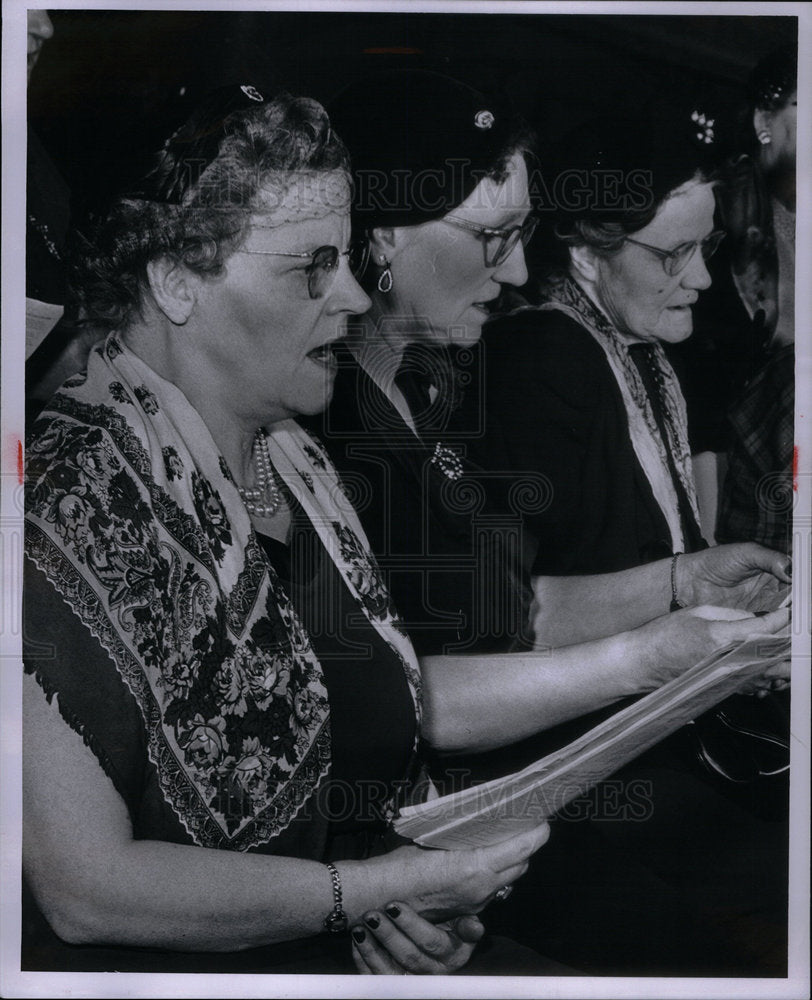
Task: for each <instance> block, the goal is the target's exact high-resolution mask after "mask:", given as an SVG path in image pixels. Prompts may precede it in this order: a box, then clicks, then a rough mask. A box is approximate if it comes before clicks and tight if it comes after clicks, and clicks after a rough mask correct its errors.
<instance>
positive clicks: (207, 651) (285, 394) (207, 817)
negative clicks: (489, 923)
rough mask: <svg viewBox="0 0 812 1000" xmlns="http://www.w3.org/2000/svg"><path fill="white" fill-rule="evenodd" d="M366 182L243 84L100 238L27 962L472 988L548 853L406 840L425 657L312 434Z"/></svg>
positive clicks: (47, 523)
mask: <svg viewBox="0 0 812 1000" xmlns="http://www.w3.org/2000/svg"><path fill="white" fill-rule="evenodd" d="M349 192H350V187H349V176H348V161H347V157H346V151H345V148H344V146H343V145H342V143H341V141H340V140H339V139H338V138H337V137H336V135H335V133H334V132H333V131H332V129H331V127H330V124H329V121H328V119H327V117H326V115H325V113H324V111H323V109H322V108H321V107H320V106H319V105H318V104H316V103H315V102H313V101H309V100H306V99H294V98H289V97H281V98H278V99H276V100H266V99H265V98H264V96H263V95H262V94H261V93H260V92H259V91H258V90H256V88H254V87H252V86H249V85H245V86H242V87H235V88H233V89H229V90H227V91H226V92H220V93H218V94H216V95H215V96H214V97H213V98H212V99H211V100H210V101H208V102H207V103H205V104H204V105H203V106H202V107H201V109H200V110H199V111H198V112H197V113H196V114H195V115H194V116H193V117H192V118H191V119H190V120H189V122H187V123H186V125H184V126H183V127H182V128H181V129H180V130H179V131H178V132H176V133H175V134H174V135H173V136H172V137H171V139H170V140H168V142H167V144H166V146H165V148H164V151H163V153H162V155H161V159H160V163H159V165H158V166H157V168H156V170H155V171H154V173H153V174H152V175H151V177H150V178H149V179H148V182H147V184H146V185H145V187H144V189H143V190H141V191H139V192H138V196H137V197H127V198H123V199H122V200H120V201H119V202H118V203H117V204H116V205H115V207H114V208H113V210H112V211H111V212H110V214H109V216H108V217H107V218H106V220H104V222H103V224H102V225H101V227H100V229H99V232H98V234H97V237H96V240H95V243H94V244H93V245H88V246H87V247H85V249H84V253H83V258H82V261H81V264H80V272H81V273H80V283H79V287H80V289H81V296H82V304H83V307H84V309H85V312H86V314H87V316H88V317H89V318H90V319H91V320H94V321H96V322H97V323H99V324H103V325H106V327H107V329H108V330H109V331H110V332H109V334H108V336H107V337H106V339H105V340H104V341H103V342H102V343H100V344H99V345H98V346H97V347H96V348H94V350H93V352H92V353H91V356H90V359H89V362H88V366H87V369H86V371H85V372H83V373H81V374H79V375H78V376H74V377H72V378H71V379H69V380H68V382H67V383H65V385H64V386H63V387H62V389H61V390H60V391H59V392H58V393H57V394H56V396H54V398H53V399H52V401H51V403H50V404H49V406H48V407H47V409H46V410H45V411H44V412H43V413H42V415H41V416H40V418H39V419H38V420H37V422H36V423H35V424H34V426H33V428H32V429H31V436H30V442H29V450H28V465H27V533H26V553H27V556H28V560H27V562H26V591H25V597H26V601H25V618H26V631H25V634H26V636H29V637H31V641H30V642H29V643H28V645H27V649H26V653H25V660H26V671H27V673H28V675H29V676H27V677H26V679H25V696H24V703H25V724H24V728H25V746H24V771H25V775H24V782H25V792H24V795H25V808H24V811H25V816H24V865H25V872H26V876H27V883H28V885H29V886H30V890H31V895H30V896H28V897H27V904H30V905H29V906H28V909H27V917H26V921H27V937H26V953H25V954H26V957H25V959H24V966H27V967H33V968H43V967H45V968H62V969H72V970H76V969H81V968H84V969H88V968H90V969H134V970H138V969H141V970H143V971H149V970H155V969H166V970H174V971H178V970H181V969H187V970H194V971H201V970H204V969H209V970H211V969H214V970H223V969H226V968H232V969H239V970H241V971H248V970H260V969H266V970H271V971H272V970H277V971H297V972H331V971H332V972H335V971H352V969H353V968H354V967H356V968H358V969H359V970H360V971H363V972H367V973H369V972H389V973H393V972H399V973H403V972H404V971H406V970H408V971H415V972H448V971H453V970H455V969H457V968H459V967H461V966H462V965H464V964H465V962H466V961H467V959H468V958H469V957H470V955H471V952H472V949H473V947H474V945H475V943H476V942H477V940H478V939H479V938H480V937H481V936H482V926H481V924H480V923H479V921H478V920H477V918H476V917H475V916H474V914H475V913H476V912H478V911H479V910H480V909H481V908H482V907H483V906H484V905H485V903H486V902H488V901H489V900H490V899H492V898H493V897H494V895H495V894H496V893H497V890H499V888H500V887H501V886H504V885H509V884H511V883H512V882H513V881H514V880H515V879H516V878H518V876H519V875H521V873H522V872H523V870H524V869H525V868H526V865H527V858H528V856H529V855H530V854H531V853H532V852H533V851H535V850H536V849H537V848H538V847H539V846H541V844H542V843H543V842H544V840H545V839H546V836H547V830H546V827H545V826H543V825H542V826H541V827H539V829H538V830H536V831H533V832H531V833H530V834H529V835H524V836H520V837H516V838H514V839H512V840H509V841H506V842H505V843H502V844H500V845H498V846H497V847H494V848H489V849H486V850H472V851H465V852H433V851H424V850H419V849H418V848H416V847H413V846H400V847H396V848H395V849H390V850H389V853H386V851H387V848H393V847H394V844H393V843H392V842H391V838H390V840H387V823H388V820H389V819H390V818H391V816H392V815H393V813H394V811H395V809H396V808H397V804H398V803H399V802H400V801H403V800H405V799H407V798H408V796H409V794H411V791H412V790H413V789H414V786H415V781H416V778H417V771H418V766H417V759H416V748H417V744H418V739H419V736H420V722H421V683H420V674H419V668H418V664H417V661H416V659H415V656H414V653H413V651H412V648H411V646H410V644H409V641H408V640H407V638H406V637H405V635H404V633H403V631H402V628H401V627H400V626H399V624H398V622H397V620H396V618H395V613H394V610H393V608H392V606H391V603H390V600H389V597H388V595H387V593H386V591H385V590H384V589H383V586H382V584H381V581H380V579H379V576H378V571H377V568H376V566H375V563H374V560H373V559H372V557H371V556H370V555H369V552H368V549H367V543H366V540H365V538H364V534H363V531H362V530H361V528H360V525H359V524H358V522H357V519H356V517H355V515H354V513H353V511H352V509H351V507H350V505H349V504H348V502H347V500H346V497H345V496H344V494H343V493H342V491H341V489H340V487H339V484H338V482H337V479H336V477H335V474H334V472H333V470H332V468H331V466H330V463H329V460H328V459H327V457H326V455H325V454H324V453H323V451H322V450H321V449H320V448H319V446H318V445H316V444H315V443H314V442H313V441H312V440H311V439H310V438H309V437H308V436H307V435H306V434H305V433H304V432H303V431H302V430H301V429H300V428H299V427H298V425H296V424H295V423H294V422H292V420H291V419H290V418H292V417H294V416H296V415H297V414H300V413H314V412H316V411H318V410H319V409H321V408H322V407H323V406H324V405H325V403H326V402H327V400H328V399H329V395H330V390H331V385H332V380H333V375H334V371H335V366H334V362H333V359H332V349H331V345H332V343H333V342H334V341H335V340H336V339H337V338H338V337H339V336H340V335H341V333H342V329H341V327H342V323H343V321H344V319H345V318H346V317H347V316H348V315H350V314H353V313H359V312H363V311H365V310H366V309H367V308H368V307H369V300H368V299H367V297H366V295H365V294H364V293H363V291H362V290H361V288H360V287H359V286H358V285H357V283H356V282H355V280H354V278H353V276H352V273H351V262H353V263H354V261H355V258H354V253H353V247H352V246H351V245H350V243H349V235H350V223H349V211H348V209H349ZM381 706H385V707H386V710H385V712H382V711H381ZM483 711H487V706H483ZM472 724H473V725H474V726H475V725H476V724H477V723H476V721H475V720H472ZM441 728H442V727H441V725H437V724H434V723H433V724H432V738H433V739H435V740H437V741H438V744H439V745H442V743H443V740H444V737H443V736H442V735H441ZM389 904H391V905H389ZM385 905H386V906H387V909H386V912H385V913H384V910H383V907H384V906H385ZM43 914H44V917H45V918H47V922H48V924H49V925H50V927H51V928H53V931H55V932H56V935H58V937H59V939H61V942H60V941H58V940H57V939H56V938H55V937H54V936H53V934H52V933H51V932H50V931H49V929H48V927H47V925H46V924H45V922H44V921H43V920H42V915H43ZM362 918H363V919H362ZM348 923H349V924H351V925H352V927H353V930H352V942H350V941H349V940H348V939H347V937H346V936H345V935H342V934H340V933H335V934H332V933H325V932H340V931H342V930H345V929H346V928H347V925H348ZM379 938H380V939H381V942H382V943H381V944H380V945H379V944H378V943H377V942H378V939H379ZM62 942H67V944H64V943H62ZM280 942H284V944H279V943H280ZM351 943H352V945H353V948H354V951H353V956H354V962H355V966H354V965H353V961H352V960H351V958H350V945H351ZM274 944H277V945H278V947H269V946H273V945H274ZM75 945H83V946H92V947H84V948H82V949H76V948H73V947H71V946H75ZM122 946H123V947H122ZM128 948H129V950H128ZM246 949H247V951H246ZM159 950H164V951H169V952H172V953H179V952H185V953H194V954H192V955H187V956H186V958H185V959H184V957H183V956H182V955H178V954H174V956H170V957H166V956H162V955H161V952H160V951H159ZM207 952H217V953H229V952H241V954H240V955H238V956H234V955H232V956H231V958H232V961H231V962H230V964H229V962H228V961H226V959H227V957H228V956H227V955H220V954H218V955H217V956H209V957H208V958H207V956H206V955H205V953H207ZM201 953H202V954H201ZM521 954H522V952H521V949H519V957H518V959H516V961H517V962H519V964H520V962H521ZM534 962H535V964H531V968H532V969H534V970H535V971H538V970H539V968H540V965H539V958H538V956H535V958H534Z"/></svg>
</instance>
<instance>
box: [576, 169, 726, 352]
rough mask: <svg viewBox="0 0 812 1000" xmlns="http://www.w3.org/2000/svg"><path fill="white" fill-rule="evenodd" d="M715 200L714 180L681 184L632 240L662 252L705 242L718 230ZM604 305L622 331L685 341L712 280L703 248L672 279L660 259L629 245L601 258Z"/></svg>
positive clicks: (597, 287)
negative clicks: (696, 306) (699, 300)
mask: <svg viewBox="0 0 812 1000" xmlns="http://www.w3.org/2000/svg"><path fill="white" fill-rule="evenodd" d="M714 206H715V200H714V196H713V188H712V186H711V185H710V184H700V183H696V182H692V183H690V184H687V185H684V186H683V187H682V188H679V189H678V190H677V191H676V192H675V193H674V194H672V195H671V196H670V197H669V198H668V199H667V200H666V201H665V202H664V203H663V205H662V206H661V207H660V209H659V211H658V212H657V214H656V215H655V217H654V218H653V219H652V221H651V222H650V223H649V224H648V225H647V226H646V227H645V228H644V229H641V230H639V231H638V232H636V233H633V234H632V236H631V238H632V239H635V240H638V241H639V242H641V243H648V244H649V245H650V246H654V247H658V248H660V249H661V250H673V249H675V248H676V247H678V246H679V245H680V244H682V243H693V242H695V241H700V240H703V239H704V238H705V237H706V236H709V235H710V233H711V232H712V231H713V212H714ZM594 259H595V261H596V264H597V280H596V282H595V284H594V286H593V290H594V293H595V296H596V298H597V301H598V304H599V305H600V306H601V308H602V309H603V310H604V312H605V313H606V314H607V315H608V316H609V318H610V319H611V320H612V321H613V323H614V324H615V326H616V327H617V328H618V330H620V332H621V333H624V334H626V335H627V336H630V337H631V338H634V339H637V340H646V341H656V340H661V341H664V342H666V343H669V344H676V343H679V342H680V341H681V340H685V339H686V338H687V337H690V335H691V333H692V331H693V316H692V314H691V306H692V305H693V304H694V302H696V300H697V298H698V296H699V293H700V292H701V291H702V290H703V289H705V288H708V286H709V285H710V283H711V278H710V274H709V273H708V269H707V267H706V266H705V261H704V260H703V258H702V253H701V251H700V249H699V247H697V249H696V250H695V252H694V254H693V256H692V257H691V259H690V260H689V262H688V264H687V265H686V266H685V268H684V270H682V271H680V273H679V274H677V275H674V276H673V277H669V275H667V274H666V272H665V269H664V268H663V262H662V259H661V258H660V257H658V256H657V255H656V254H654V253H652V252H651V251H650V250H646V249H645V248H644V247H641V246H636V245H635V244H633V243H625V244H624V245H623V247H622V249H621V250H620V252H619V253H617V254H615V255H614V256H611V257H598V256H597V255H596V256H595V258H594Z"/></svg>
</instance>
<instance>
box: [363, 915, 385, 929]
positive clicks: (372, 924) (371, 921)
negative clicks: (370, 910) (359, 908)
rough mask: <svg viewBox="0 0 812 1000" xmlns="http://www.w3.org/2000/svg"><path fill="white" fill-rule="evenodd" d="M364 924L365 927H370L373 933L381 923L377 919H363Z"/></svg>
mask: <svg viewBox="0 0 812 1000" xmlns="http://www.w3.org/2000/svg"><path fill="white" fill-rule="evenodd" d="M364 923H365V924H366V925H367V927H371V928H372V930H373V931H374V930H376V928H377V927H378V926H379V925H380V923H381V922H380V920H378V918H377V917H364Z"/></svg>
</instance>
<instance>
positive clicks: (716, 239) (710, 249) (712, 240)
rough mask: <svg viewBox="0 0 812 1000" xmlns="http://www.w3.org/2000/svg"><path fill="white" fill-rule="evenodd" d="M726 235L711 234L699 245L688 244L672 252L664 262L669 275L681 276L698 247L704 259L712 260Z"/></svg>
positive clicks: (720, 233) (719, 233) (721, 233)
mask: <svg viewBox="0 0 812 1000" xmlns="http://www.w3.org/2000/svg"><path fill="white" fill-rule="evenodd" d="M724 235H725V234H724V233H723V232H716V233H711V234H710V236H706V237H705V239H704V240H701V241H700V242H699V243H686V244H685V246H683V247H679V248H678V249H677V250H675V251H672V253H671V254H670V255H669V256H668V257H666V258H665V260H664V263H665V264H666V270H667V272H668V274H669V275H670V276H671V277H674V276H675V275H677V274H679V273H680V271H682V270H684V269H685V268H686V267H687V266H688V262H689V261H690V260H691V258H692V257H693V255H694V254H695V253H696V248H697V247H699V249H700V253H701V254H702V259H703V260H710V258H711V257H712V256H713V255H714V254H715V253H716V251H717V250H718V249H719V244H720V243H721V242H722V240H723V239H724Z"/></svg>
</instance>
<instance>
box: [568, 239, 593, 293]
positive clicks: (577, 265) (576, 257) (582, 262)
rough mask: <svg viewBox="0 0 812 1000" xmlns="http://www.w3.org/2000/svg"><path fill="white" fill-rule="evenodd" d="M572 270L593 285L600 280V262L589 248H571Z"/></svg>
mask: <svg viewBox="0 0 812 1000" xmlns="http://www.w3.org/2000/svg"><path fill="white" fill-rule="evenodd" d="M570 270H571V271H573V273H574V274H576V275H577V276H578V277H579V278H581V279H582V280H583V281H586V282H588V283H589V284H593V283H594V282H595V281H597V280H598V260H597V258H596V256H595V254H594V252H593V251H592V250H590V248H589V247H586V246H582V247H570Z"/></svg>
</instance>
